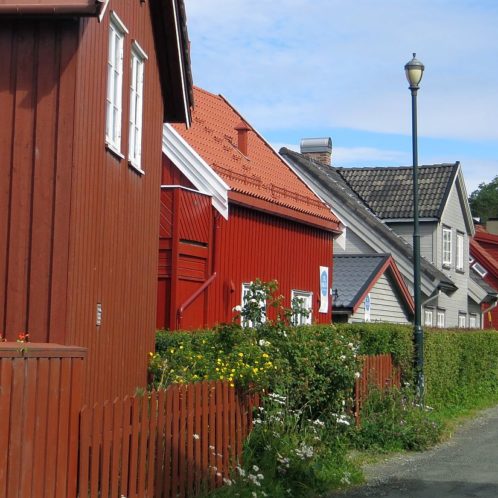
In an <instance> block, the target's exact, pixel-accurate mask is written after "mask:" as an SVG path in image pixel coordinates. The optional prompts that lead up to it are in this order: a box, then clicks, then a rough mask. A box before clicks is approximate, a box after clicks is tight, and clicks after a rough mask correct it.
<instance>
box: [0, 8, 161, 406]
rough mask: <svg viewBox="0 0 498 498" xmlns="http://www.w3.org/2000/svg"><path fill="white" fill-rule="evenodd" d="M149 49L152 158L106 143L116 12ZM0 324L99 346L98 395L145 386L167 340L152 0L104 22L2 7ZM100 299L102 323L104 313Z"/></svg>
mask: <svg viewBox="0 0 498 498" xmlns="http://www.w3.org/2000/svg"><path fill="white" fill-rule="evenodd" d="M112 10H114V11H115V12H116V13H117V14H118V16H119V17H120V19H121V20H122V21H123V23H124V24H125V26H126V27H127V28H128V30H129V33H128V34H127V35H126V36H125V41H124V65H123V68H124V75H123V102H122V103H123V115H122V144H121V151H122V153H123V155H124V156H125V157H126V156H127V154H128V117H129V91H128V88H129V84H130V83H129V82H130V51H131V44H132V41H133V40H136V41H137V42H138V43H139V44H140V46H141V47H142V48H143V49H144V51H145V52H146V54H147V55H148V59H147V61H146V62H145V74H144V109H143V112H144V119H143V138H142V168H143V169H144V170H145V175H140V174H138V173H137V172H136V171H135V170H133V169H131V168H130V167H129V166H128V162H127V160H126V159H121V158H119V157H117V156H116V155H114V154H112V153H110V152H109V151H107V150H106V148H105V102H106V92H107V88H106V85H107V53H108V38H109V36H108V26H109V15H110V14H109V13H110V12H111V11H112ZM0 60H1V61H2V65H3V67H2V71H1V73H0V109H1V111H2V118H3V119H4V124H3V126H2V127H1V128H0V156H1V157H2V164H4V165H5V167H4V170H3V172H4V174H3V175H1V177H0V330H1V331H2V332H3V331H6V335H7V337H8V338H10V339H15V338H16V337H17V334H18V333H19V332H24V331H27V332H29V333H30V336H31V340H33V341H48V342H58V343H63V344H77V345H78V346H84V347H87V348H88V370H87V372H88V373H87V378H86V384H85V392H84V397H85V399H86V400H87V401H92V400H104V399H107V398H111V399H112V398H113V397H114V396H115V395H125V394H131V393H133V392H134V391H135V388H136V387H137V386H144V385H145V383H146V375H147V354H148V352H149V351H151V350H153V348H154V330H155V322H154V320H155V308H156V282H157V280H156V279H157V250H158V236H157V235H158V226H159V202H160V187H159V186H160V181H161V156H162V155H161V138H162V116H163V110H164V108H163V98H162V92H161V88H160V81H159V72H158V67H157V61H156V52H155V45H154V40H153V33H152V28H151V18H150V9H149V3H148V2H147V3H144V2H140V1H138V0H133V1H125V0H111V2H110V5H109V7H108V9H107V12H106V15H105V16H104V18H103V20H102V22H100V23H99V22H98V20H97V19H94V18H85V19H80V20H53V19H50V20H49V19H47V20H38V21H37V20H33V21H30V20H25V19H16V20H14V19H9V20H8V21H6V20H5V19H2V20H0ZM97 303H100V304H101V306H102V324H101V325H100V326H97V325H96V311H97Z"/></svg>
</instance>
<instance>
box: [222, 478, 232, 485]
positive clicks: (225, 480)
mask: <svg viewBox="0 0 498 498" xmlns="http://www.w3.org/2000/svg"><path fill="white" fill-rule="evenodd" d="M223 482H224V483H225V484H228V485H229V486H231V485H232V481H231V480H230V479H227V478H226V477H224V478H223Z"/></svg>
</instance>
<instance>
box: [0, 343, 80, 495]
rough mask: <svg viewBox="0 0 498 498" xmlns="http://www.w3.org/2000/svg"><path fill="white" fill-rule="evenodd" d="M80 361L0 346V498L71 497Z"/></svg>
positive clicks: (45, 348)
mask: <svg viewBox="0 0 498 498" xmlns="http://www.w3.org/2000/svg"><path fill="white" fill-rule="evenodd" d="M21 347H23V348H24V349H23V350H21ZM84 356H85V351H84V350H83V349H81V348H69V347H64V346H58V345H53V344H50V345H47V344H35V343H27V344H24V345H21V344H19V343H0V420H1V424H0V462H1V463H0V497H2V498H4V497H9V498H17V497H19V498H21V497H29V496H31V497H36V498H76V481H77V466H78V430H79V423H78V422H79V420H78V419H79V412H80V410H81V405H82V400H81V395H82V386H83V361H84Z"/></svg>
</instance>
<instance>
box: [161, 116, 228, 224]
mask: <svg viewBox="0 0 498 498" xmlns="http://www.w3.org/2000/svg"><path fill="white" fill-rule="evenodd" d="M163 154H166V156H167V157H168V158H169V159H170V160H171V161H172V162H173V164H174V165H175V166H176V167H177V168H178V169H179V170H180V171H181V172H182V173H183V174H184V175H185V176H186V177H187V179H188V180H189V181H190V182H191V183H192V184H193V185H194V187H195V188H196V189H197V190H199V191H200V192H201V193H204V194H208V195H210V196H211V199H212V201H211V202H212V204H213V207H214V208H215V209H216V210H217V211H218V212H219V213H220V214H221V215H222V216H223V218H225V219H228V191H229V190H230V187H229V186H228V185H227V184H226V183H225V182H224V181H223V180H222V179H221V177H220V176H218V175H217V174H216V173H215V171H214V170H213V168H211V166H209V164H208V163H206V161H204V159H202V157H201V156H200V155H199V154H198V153H197V152H196V151H195V150H194V149H193V148H192V147H191V146H190V144H189V143H188V142H187V141H186V140H185V139H184V138H183V137H182V136H181V135H180V134H179V133H178V132H177V131H176V130H175V129H174V128H173V127H172V126H171V125H170V124H165V125H163Z"/></svg>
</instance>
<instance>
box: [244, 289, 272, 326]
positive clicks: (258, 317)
mask: <svg viewBox="0 0 498 498" xmlns="http://www.w3.org/2000/svg"><path fill="white" fill-rule="evenodd" d="M251 287H252V282H251V283H249V284H245V283H244V284H242V300H241V301H242V308H245V309H249V310H250V311H251V315H252V316H254V318H255V321H254V322H253V321H251V320H248V319H247V318H244V317H243V318H242V321H241V325H242V326H243V327H254V326H255V325H259V324H261V323H264V322H266V300H265V297H264V295H263V291H259V292H258V291H256V292H254V291H253V290H252V288H251ZM260 292H261V294H260Z"/></svg>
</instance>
